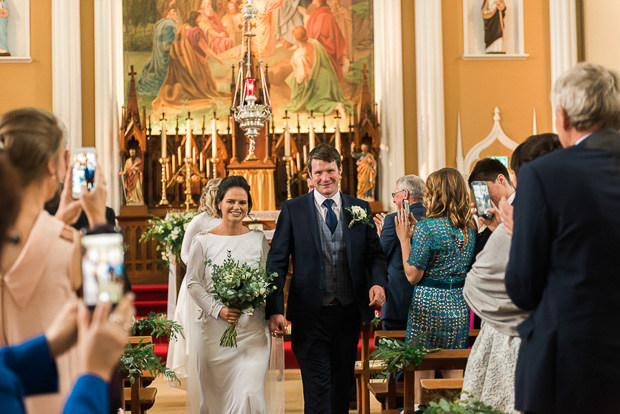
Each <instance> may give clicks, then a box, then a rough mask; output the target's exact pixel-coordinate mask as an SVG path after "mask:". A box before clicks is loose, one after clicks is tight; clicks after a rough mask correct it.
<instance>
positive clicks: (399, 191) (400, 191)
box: [392, 189, 405, 198]
mask: <svg viewBox="0 0 620 414" xmlns="http://www.w3.org/2000/svg"><path fill="white" fill-rule="evenodd" d="M403 191H405V189H402V190H398V191H396V192H395V193H392V198H394V196H395V195H396V194H398V193H402V192H403Z"/></svg>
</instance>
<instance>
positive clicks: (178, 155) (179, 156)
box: [177, 145, 183, 165]
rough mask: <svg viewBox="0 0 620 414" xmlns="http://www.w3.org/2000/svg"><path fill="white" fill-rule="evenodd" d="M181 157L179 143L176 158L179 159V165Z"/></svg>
mask: <svg viewBox="0 0 620 414" xmlns="http://www.w3.org/2000/svg"><path fill="white" fill-rule="evenodd" d="M182 159H183V157H181V146H180V145H179V146H178V147H177V160H178V161H179V165H181V160H182Z"/></svg>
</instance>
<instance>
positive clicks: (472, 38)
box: [463, 0, 529, 60]
mask: <svg viewBox="0 0 620 414" xmlns="http://www.w3.org/2000/svg"><path fill="white" fill-rule="evenodd" d="M523 38H524V36H523V0H463V59H465V60H493V59H499V60H503V59H525V58H526V57H528V56H529V55H528V54H526V53H525V46H524V40H523Z"/></svg>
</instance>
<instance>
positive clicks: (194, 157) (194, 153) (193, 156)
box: [192, 147, 196, 165]
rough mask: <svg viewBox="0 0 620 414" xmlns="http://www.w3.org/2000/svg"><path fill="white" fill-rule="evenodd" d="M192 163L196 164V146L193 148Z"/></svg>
mask: <svg viewBox="0 0 620 414" xmlns="http://www.w3.org/2000/svg"><path fill="white" fill-rule="evenodd" d="M192 164H194V165H195V164H196V147H193V148H192Z"/></svg>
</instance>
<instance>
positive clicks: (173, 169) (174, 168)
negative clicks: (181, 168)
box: [172, 154, 177, 174]
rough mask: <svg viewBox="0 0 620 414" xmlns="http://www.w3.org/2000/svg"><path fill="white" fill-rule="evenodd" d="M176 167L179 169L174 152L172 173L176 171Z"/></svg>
mask: <svg viewBox="0 0 620 414" xmlns="http://www.w3.org/2000/svg"><path fill="white" fill-rule="evenodd" d="M176 169H177V164H176V161H175V159H174V154H172V173H173V174H174V172H175V171H176Z"/></svg>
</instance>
